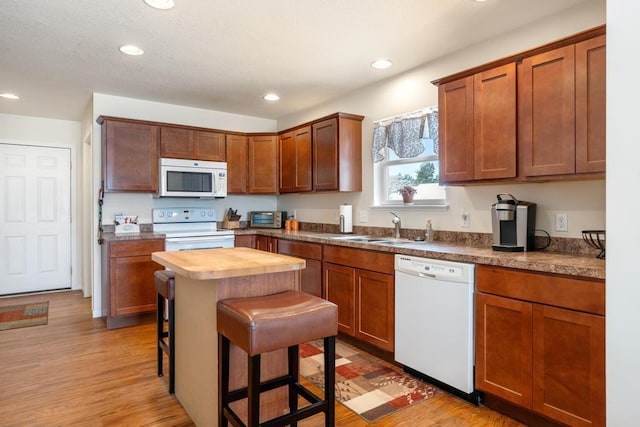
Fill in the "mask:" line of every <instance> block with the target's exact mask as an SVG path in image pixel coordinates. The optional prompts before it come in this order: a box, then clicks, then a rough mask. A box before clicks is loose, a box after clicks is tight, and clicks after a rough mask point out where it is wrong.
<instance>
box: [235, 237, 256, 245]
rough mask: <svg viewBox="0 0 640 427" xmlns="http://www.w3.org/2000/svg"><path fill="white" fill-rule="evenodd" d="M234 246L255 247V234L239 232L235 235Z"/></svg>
mask: <svg viewBox="0 0 640 427" xmlns="http://www.w3.org/2000/svg"><path fill="white" fill-rule="evenodd" d="M234 246H235V247H236V248H255V247H256V235H255V234H241V235H238V236H235V242H234Z"/></svg>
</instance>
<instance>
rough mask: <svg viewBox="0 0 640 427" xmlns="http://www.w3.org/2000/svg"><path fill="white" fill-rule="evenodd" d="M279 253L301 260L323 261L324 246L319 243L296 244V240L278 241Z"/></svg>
mask: <svg viewBox="0 0 640 427" xmlns="http://www.w3.org/2000/svg"><path fill="white" fill-rule="evenodd" d="M278 252H279V253H281V254H285V255H292V256H297V257H301V258H309V259H317V260H322V245H320V244H317V243H307V242H296V241H294V240H284V239H279V240H278Z"/></svg>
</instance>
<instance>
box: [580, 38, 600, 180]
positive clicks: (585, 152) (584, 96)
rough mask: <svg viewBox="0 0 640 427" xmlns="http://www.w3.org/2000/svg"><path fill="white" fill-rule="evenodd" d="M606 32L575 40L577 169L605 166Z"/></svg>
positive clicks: (595, 168) (586, 170)
mask: <svg viewBox="0 0 640 427" xmlns="http://www.w3.org/2000/svg"><path fill="white" fill-rule="evenodd" d="M606 60H607V58H606V36H599V37H596V38H593V39H590V40H585V41H583V42H580V43H578V44H576V173H585V172H604V171H605V166H606V157H605V154H606V150H605V148H606V147H605V144H606V128H607V123H606V117H607V115H606V110H607V109H606V68H607V64H606Z"/></svg>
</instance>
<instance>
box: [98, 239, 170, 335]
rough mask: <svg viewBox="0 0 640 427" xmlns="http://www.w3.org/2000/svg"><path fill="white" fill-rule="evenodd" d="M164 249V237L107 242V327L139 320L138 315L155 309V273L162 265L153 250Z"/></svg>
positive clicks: (105, 283)
mask: <svg viewBox="0 0 640 427" xmlns="http://www.w3.org/2000/svg"><path fill="white" fill-rule="evenodd" d="M163 250H164V239H148V240H123V241H107V242H105V247H104V248H103V255H102V272H103V286H106V288H107V302H108V314H107V328H116V327H121V326H128V325H131V324H134V323H136V321H137V320H138V319H139V317H136V315H141V314H146V313H151V312H154V311H155V310H156V291H155V283H154V275H153V274H154V272H155V271H157V270H162V269H163V267H162V266H161V265H160V264H157V263H155V262H153V261H152V260H151V253H153V252H160V251H163Z"/></svg>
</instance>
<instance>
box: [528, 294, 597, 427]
mask: <svg viewBox="0 0 640 427" xmlns="http://www.w3.org/2000/svg"><path fill="white" fill-rule="evenodd" d="M604 342H605V321H604V317H602V316H596V315H593V314H587V313H580V312H577V311H571V310H564V309H560V308H555V307H549V306H544V305H539V304H534V306H533V387H534V392H533V409H534V410H535V411H537V412H540V413H542V414H544V415H546V416H549V417H551V418H553V419H556V420H558V421H561V422H563V423H566V424H568V425H572V426H604V425H605V349H604Z"/></svg>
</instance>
